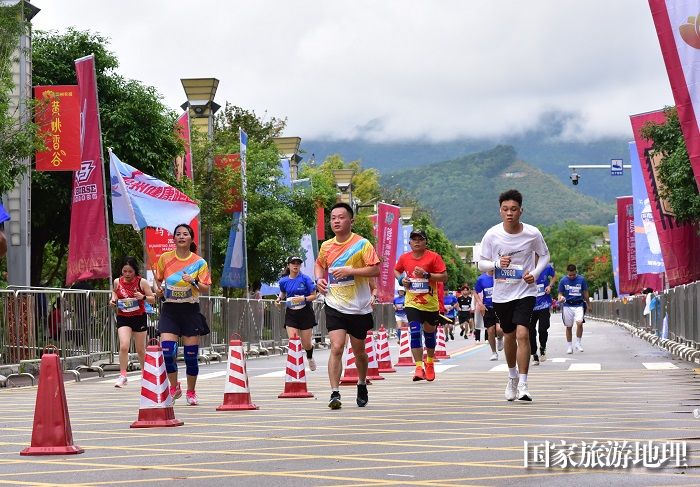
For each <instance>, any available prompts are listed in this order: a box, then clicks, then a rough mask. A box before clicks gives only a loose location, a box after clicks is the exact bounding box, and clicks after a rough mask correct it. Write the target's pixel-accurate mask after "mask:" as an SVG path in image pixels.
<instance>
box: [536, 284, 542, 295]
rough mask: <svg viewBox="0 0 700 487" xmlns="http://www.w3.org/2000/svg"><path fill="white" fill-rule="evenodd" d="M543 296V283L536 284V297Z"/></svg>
mask: <svg viewBox="0 0 700 487" xmlns="http://www.w3.org/2000/svg"><path fill="white" fill-rule="evenodd" d="M540 296H544V284H538V285H537V297H538V298H539V297H540Z"/></svg>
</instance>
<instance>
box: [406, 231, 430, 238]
mask: <svg viewBox="0 0 700 487" xmlns="http://www.w3.org/2000/svg"><path fill="white" fill-rule="evenodd" d="M414 235H418V236H419V237H422V238H423V239H424V240H428V236H427V235H426V234H425V231H423V230H411V235H410V238H413V236H414Z"/></svg>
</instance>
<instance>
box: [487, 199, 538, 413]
mask: <svg viewBox="0 0 700 487" xmlns="http://www.w3.org/2000/svg"><path fill="white" fill-rule="evenodd" d="M498 202H499V204H500V213H501V219H502V220H503V223H499V224H498V225H495V226H493V227H491V228H490V229H489V230H488V231H487V232H486V234H485V235H484V238H483V239H482V240H481V257H480V260H479V269H480V270H482V271H490V270H493V271H494V276H493V277H494V283H493V296H492V300H493V309H494V311H495V312H496V315H497V316H498V321H499V322H500V323H501V329H502V330H503V333H504V336H505V355H506V361H507V362H508V384H507V385H506V392H505V396H506V399H507V400H508V401H513V400H514V399H515V398H516V397H517V398H518V399H519V400H521V401H532V396H531V395H530V392H529V391H528V389H527V373H528V368H529V366H530V336H529V325H530V315H531V314H532V309H533V308H534V306H535V297H536V296H537V285H536V284H535V280H536V279H537V277H538V276H539V275H540V273H541V272H542V271H543V270H544V268H545V267H546V265H547V263H549V250H548V249H547V244H546V243H545V242H544V238H542V234H541V233H540V231H539V230H538V229H537V228H535V227H533V226H532V225H528V224H526V223H521V222H520V215H522V212H523V210H522V204H523V196H522V195H521V194H520V192H519V191H517V190H515V189H510V190H508V191H505V192H503V193H501V195H500V196H499V197H498ZM516 362H517V368H516Z"/></svg>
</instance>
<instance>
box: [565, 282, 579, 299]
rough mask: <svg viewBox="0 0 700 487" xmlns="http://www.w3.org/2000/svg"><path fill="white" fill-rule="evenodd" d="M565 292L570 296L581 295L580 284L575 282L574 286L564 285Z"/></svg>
mask: <svg viewBox="0 0 700 487" xmlns="http://www.w3.org/2000/svg"><path fill="white" fill-rule="evenodd" d="M566 292H567V293H568V294H569V297H570V298H580V297H581V285H580V284H577V285H575V286H570V285H567V286H566Z"/></svg>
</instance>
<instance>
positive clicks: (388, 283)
mask: <svg viewBox="0 0 700 487" xmlns="http://www.w3.org/2000/svg"><path fill="white" fill-rule="evenodd" d="M376 217H377V220H376V221H377V235H378V238H377V253H378V254H379V260H380V263H379V277H378V279H377V297H378V298H379V302H380V303H391V302H392V301H393V300H394V283H395V277H394V266H396V242H397V240H398V238H399V222H400V220H401V211H400V209H399V207H398V206H394V205H388V204H386V203H379V204H378V205H377V215H376Z"/></svg>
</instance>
